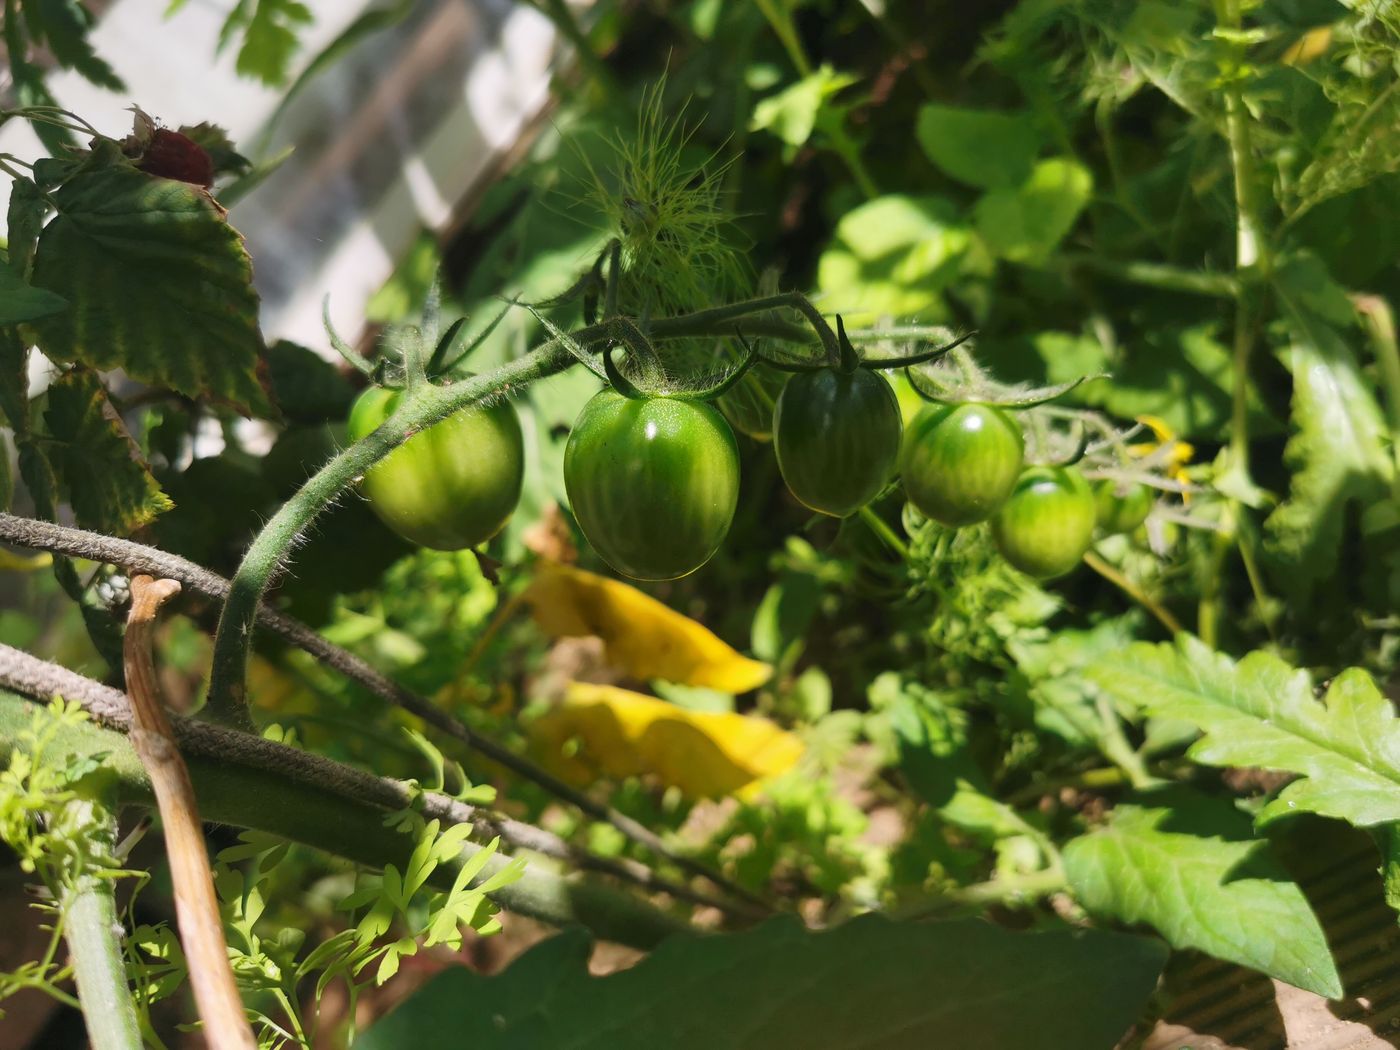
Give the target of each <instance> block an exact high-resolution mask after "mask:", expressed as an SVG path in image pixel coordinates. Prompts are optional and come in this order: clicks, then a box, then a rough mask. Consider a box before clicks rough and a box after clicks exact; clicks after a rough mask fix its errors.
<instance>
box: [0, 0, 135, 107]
mask: <svg viewBox="0 0 1400 1050" xmlns="http://www.w3.org/2000/svg"><path fill="white" fill-rule="evenodd" d="M20 8H21V10H22V11H23V12H24V23H25V26H26V28H27V29H28V30H29V36H30V38H31V39H32V40H33V41H34V43H36V44H43V45H46V46H47V47H48V49H49V51H50V52H51V53H52V54H53V57H54V58H55V59H57V60H58V64H59V65H61V66H64V67H66V68H68V69H74V70H77V72H79V73H81V74H82V75H83V77H85V78H86V79H87V80H89V81H91V82H92V83H94V84H96V85H97V86H98V87H104V88H108V89H110V90H112V91H125V90H126V85H124V84H123V83H122V81H121V78H120V77H118V76H117V75H116V73H115V72H113V71H112V67H111V66H109V65H108V64H107V63H106V62H105V61H104V60H103V59H101V58H99V57H98V55H97V52H96V51H94V50H93V48H92V44H91V43H90V42H89V40H88V33H89V32H90V31H91V29H92V27H93V24H94V23H95V22H96V19H95V18H94V16H93V15H92V13H91V12H90V11H89V10H88V9H87V7H85V6H84V5H83V4H82V3H81V2H80V0H28V2H27V3H24V4H21V5H20Z"/></svg>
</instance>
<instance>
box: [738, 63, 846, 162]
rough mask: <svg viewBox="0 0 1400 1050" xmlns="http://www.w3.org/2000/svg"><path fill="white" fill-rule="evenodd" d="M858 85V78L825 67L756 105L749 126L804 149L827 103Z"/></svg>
mask: <svg viewBox="0 0 1400 1050" xmlns="http://www.w3.org/2000/svg"><path fill="white" fill-rule="evenodd" d="M855 82H856V78H855V77H853V76H850V75H849V74H846V73H838V72H836V71H835V70H834V69H832V68H831V67H830V66H822V67H821V68H820V69H818V70H817V71H816V72H815V73H812V74H810V75H809V76H806V77H803V78H802V79H801V80H799V81H798V82H797V83H796V84H793V85H792V86H791V87H789V88H784V89H783V90H782V91H780V92H778V93H777V94H776V95H772V96H770V97H769V98H765V99H764V100H763V101H762V102H760V103H759V104H758V105H757V106H755V107H754V110H753V121H752V122H751V123H750V125H749V127H750V129H751V130H753V131H764V130H766V131H771V132H772V133H773V134H774V135H777V136H778V138H780V139H782V140H783V141H784V142H786V143H787V144H788V145H789V146H801V145H802V144H803V143H805V142H806V141H807V140H808V139H809V138H811V137H812V131H813V129H814V128H815V127H816V126H817V123H818V121H819V119H820V117H821V115H822V109H823V108H824V107H825V106H826V105H827V101H828V100H829V99H830V98H831V97H832V96H833V95H837V94H839V93H840V92H842V91H844V90H846V88H848V87H850V86H851V85H852V84H854V83H855Z"/></svg>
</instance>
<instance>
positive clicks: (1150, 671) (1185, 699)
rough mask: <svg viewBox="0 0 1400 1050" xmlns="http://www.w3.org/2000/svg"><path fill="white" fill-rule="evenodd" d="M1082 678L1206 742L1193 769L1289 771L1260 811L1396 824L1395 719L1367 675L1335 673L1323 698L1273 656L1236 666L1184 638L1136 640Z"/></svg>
mask: <svg viewBox="0 0 1400 1050" xmlns="http://www.w3.org/2000/svg"><path fill="white" fill-rule="evenodd" d="M1087 674H1088V677H1089V678H1090V679H1092V680H1093V681H1094V682H1095V683H1097V684H1098V685H1099V687H1100V688H1102V689H1105V690H1107V691H1108V692H1109V693H1110V694H1111V695H1112V696H1113V697H1114V699H1116V700H1118V701H1120V702H1121V703H1123V704H1125V705H1128V706H1139V707H1141V708H1143V709H1144V710H1146V711H1147V712H1149V713H1151V714H1155V715H1160V716H1163V717H1167V718H1174V719H1181V720H1183V721H1187V722H1190V723H1192V724H1193V725H1195V726H1196V727H1197V728H1198V729H1200V730H1201V732H1202V733H1204V734H1205V735H1204V736H1203V737H1202V738H1201V740H1199V741H1198V742H1197V743H1196V744H1194V745H1193V746H1192V748H1191V751H1190V755H1191V757H1192V758H1193V759H1195V760H1196V761H1197V762H1200V763H1203V764H1205V765H1209V766H1242V767H1258V768H1261V769H1275V770H1279V771H1282V772H1287V773H1296V774H1298V776H1299V779H1297V780H1294V781H1293V782H1292V783H1290V784H1289V785H1288V786H1287V787H1285V788H1284V789H1283V790H1282V791H1281V792H1280V793H1279V794H1278V797H1276V798H1275V799H1273V800H1272V801H1271V802H1270V803H1269V804H1268V805H1267V806H1265V807H1264V809H1263V810H1262V811H1261V813H1260V819H1262V820H1271V819H1274V818H1277V817H1283V816H1287V815H1289V814H1291V813H1301V812H1313V813H1319V814H1321V815H1322V816H1325V817H1336V818H1338V819H1340V820H1345V821H1348V822H1349V823H1352V824H1355V825H1357V826H1358V827H1368V826H1371V825H1374V824H1385V823H1389V822H1392V821H1397V820H1400V719H1397V717H1396V714H1395V709H1394V707H1393V705H1392V704H1391V703H1390V701H1389V700H1387V699H1386V698H1385V696H1384V695H1383V694H1382V693H1381V691H1380V690H1379V689H1377V688H1376V683H1375V682H1374V681H1372V679H1371V677H1370V675H1368V674H1367V673H1366V672H1365V671H1362V670H1360V669H1358V668H1352V669H1351V670H1348V671H1343V672H1342V673H1341V674H1340V675H1338V676H1337V677H1336V678H1335V679H1333V681H1332V684H1331V686H1330V687H1329V688H1328V690H1327V693H1326V695H1325V696H1324V697H1323V699H1321V700H1318V699H1317V698H1316V697H1315V696H1314V695H1313V684H1312V680H1311V679H1310V678H1309V676H1308V674H1307V672H1305V671H1295V670H1294V669H1292V668H1291V667H1289V666H1288V665H1287V664H1286V663H1284V662H1283V661H1282V660H1280V659H1279V658H1278V657H1277V656H1274V655H1272V654H1270V653H1265V652H1256V653H1250V654H1249V655H1248V656H1246V657H1245V658H1244V659H1243V660H1241V661H1240V662H1239V663H1235V662H1234V661H1233V660H1231V659H1230V658H1229V657H1228V656H1225V655H1223V654H1221V653H1217V652H1214V651H1212V650H1211V649H1210V648H1209V647H1208V646H1206V645H1205V644H1204V643H1203V642H1201V641H1200V640H1199V639H1196V638H1193V637H1192V636H1191V635H1187V634H1182V635H1178V636H1177V640H1176V644H1175V645H1173V644H1170V643H1167V642H1163V643H1162V644H1160V645H1149V644H1146V643H1138V644H1136V645H1132V646H1129V647H1128V648H1126V649H1124V650H1122V651H1121V652H1119V653H1117V654H1114V655H1113V656H1110V657H1106V658H1105V659H1103V660H1101V661H1099V662H1098V663H1096V664H1095V665H1094V666H1093V667H1091V668H1090V669H1089V671H1088V672H1087Z"/></svg>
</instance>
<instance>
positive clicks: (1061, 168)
mask: <svg viewBox="0 0 1400 1050" xmlns="http://www.w3.org/2000/svg"><path fill="white" fill-rule="evenodd" d="M1093 188H1094V177H1093V175H1091V174H1090V173H1089V170H1088V169H1087V168H1085V167H1083V166H1082V165H1080V164H1078V163H1076V162H1075V161H1072V160H1066V159H1063V158H1054V159H1051V160H1043V161H1041V162H1040V163H1039V164H1037V165H1036V166H1035V168H1034V170H1033V171H1032V172H1031V174H1030V176H1029V178H1027V179H1026V181H1025V182H1023V183H1022V184H1020V185H1019V186H1011V187H1001V188H998V189H994V190H991V191H990V192H989V193H987V195H986V196H984V197H983V198H982V199H981V200H980V201H978V202H977V207H976V209H975V214H976V220H977V232H978V233H980V234H981V235H982V239H983V240H985V241H986V242H987V246H988V247H989V248H990V249H991V250H992V252H993V253H995V254H996V255H999V256H1001V257H1002V258H1004V259H1010V260H1011V261H1012V262H1021V263H1031V264H1036V263H1040V262H1043V261H1044V260H1045V258H1046V257H1047V256H1048V255H1049V254H1050V252H1051V251H1053V250H1054V248H1055V246H1056V245H1058V244H1059V243H1060V241H1061V240H1062V239H1063V238H1064V236H1065V234H1067V233H1069V231H1070V229H1071V228H1072V227H1073V226H1074V223H1075V220H1076V219H1078V218H1079V213H1080V212H1081V211H1083V210H1084V206H1085V205H1086V204H1088V203H1089V195H1090V193H1091V192H1092V191H1093Z"/></svg>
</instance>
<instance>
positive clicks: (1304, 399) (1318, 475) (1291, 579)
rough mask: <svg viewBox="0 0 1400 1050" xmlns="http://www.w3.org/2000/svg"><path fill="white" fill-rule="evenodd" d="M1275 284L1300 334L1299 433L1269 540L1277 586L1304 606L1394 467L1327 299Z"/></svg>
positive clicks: (1268, 526)
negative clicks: (1353, 518) (1355, 512)
mask: <svg viewBox="0 0 1400 1050" xmlns="http://www.w3.org/2000/svg"><path fill="white" fill-rule="evenodd" d="M1329 283H1330V282H1329ZM1276 287H1277V289H1278V293H1279V299H1280V301H1281V303H1282V305H1283V307H1284V312H1285V317H1286V319H1287V322H1288V326H1289V331H1290V335H1291V336H1292V340H1291V343H1290V345H1289V347H1288V348H1287V349H1286V350H1285V351H1284V352H1283V360H1284V363H1285V364H1286V365H1287V366H1288V368H1289V371H1291V372H1292V373H1293V410H1292V424H1293V427H1294V433H1293V437H1292V438H1291V439H1290V440H1289V442H1288V446H1287V448H1285V449H1284V461H1285V463H1286V464H1287V465H1288V467H1289V468H1290V470H1291V471H1292V472H1293V476H1292V479H1291V481H1290V484H1289V491H1288V497H1287V499H1286V500H1285V501H1284V502H1283V503H1282V504H1280V505H1279V507H1278V508H1277V509H1276V510H1275V511H1274V512H1273V513H1272V514H1270V515H1269V517H1268V519H1267V520H1266V521H1265V522H1264V541H1265V550H1266V552H1267V553H1268V555H1269V557H1270V559H1271V560H1272V562H1273V563H1274V564H1275V566H1276V567H1277V570H1278V571H1277V572H1276V574H1275V575H1276V577H1277V580H1278V583H1279V585H1280V586H1281V587H1283V588H1284V589H1285V590H1286V591H1287V592H1288V593H1289V595H1290V596H1291V597H1292V598H1293V599H1294V600H1295V601H1298V602H1306V601H1308V600H1309V599H1310V598H1311V597H1312V595H1313V593H1314V591H1315V590H1316V588H1317V587H1318V586H1319V585H1322V584H1325V583H1326V582H1327V581H1328V580H1330V579H1332V577H1333V576H1334V574H1335V571H1336V568H1337V565H1338V561H1339V558H1340V555H1341V549H1342V546H1343V543H1344V540H1345V530H1346V523H1347V518H1348V515H1349V514H1350V513H1351V512H1352V508H1353V507H1357V506H1359V507H1363V508H1364V507H1365V506H1367V505H1368V504H1369V503H1370V502H1372V501H1373V500H1375V499H1377V498H1379V497H1380V496H1383V495H1384V494H1385V492H1386V489H1387V485H1388V483H1389V479H1390V474H1391V471H1392V469H1393V468H1392V466H1391V462H1390V458H1389V456H1388V454H1387V440H1388V439H1387V436H1386V426H1385V421H1384V417H1383V416H1382V414H1381V409H1380V406H1379V405H1378V404H1377V402H1376V396H1375V393H1374V382H1373V381H1371V380H1368V379H1367V378H1366V377H1365V376H1364V375H1363V373H1362V371H1361V367H1360V365H1359V364H1358V362H1357V360H1356V357H1355V356H1354V355H1353V354H1352V352H1351V348H1350V347H1348V346H1347V343H1346V341H1345V340H1344V339H1343V338H1342V336H1341V334H1340V333H1339V332H1338V331H1337V329H1336V328H1334V327H1333V326H1332V325H1331V324H1329V323H1328V321H1327V320H1325V319H1324V318H1323V316H1322V315H1320V314H1319V313H1318V312H1317V308H1318V307H1319V306H1325V305H1326V300H1322V301H1319V300H1318V298H1317V297H1318V296H1319V295H1320V294H1321V293H1320V292H1318V291H1316V290H1315V288H1314V289H1313V290H1312V291H1311V295H1312V299H1311V300H1310V301H1309V300H1305V299H1304V298H1303V289H1302V288H1299V287H1297V286H1296V285H1295V284H1293V283H1287V282H1284V281H1282V280H1281V281H1280V282H1279V283H1278V284H1277V285H1276ZM1344 305H1345V304H1343V306H1344ZM1334 309H1336V308H1335V307H1334Z"/></svg>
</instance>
